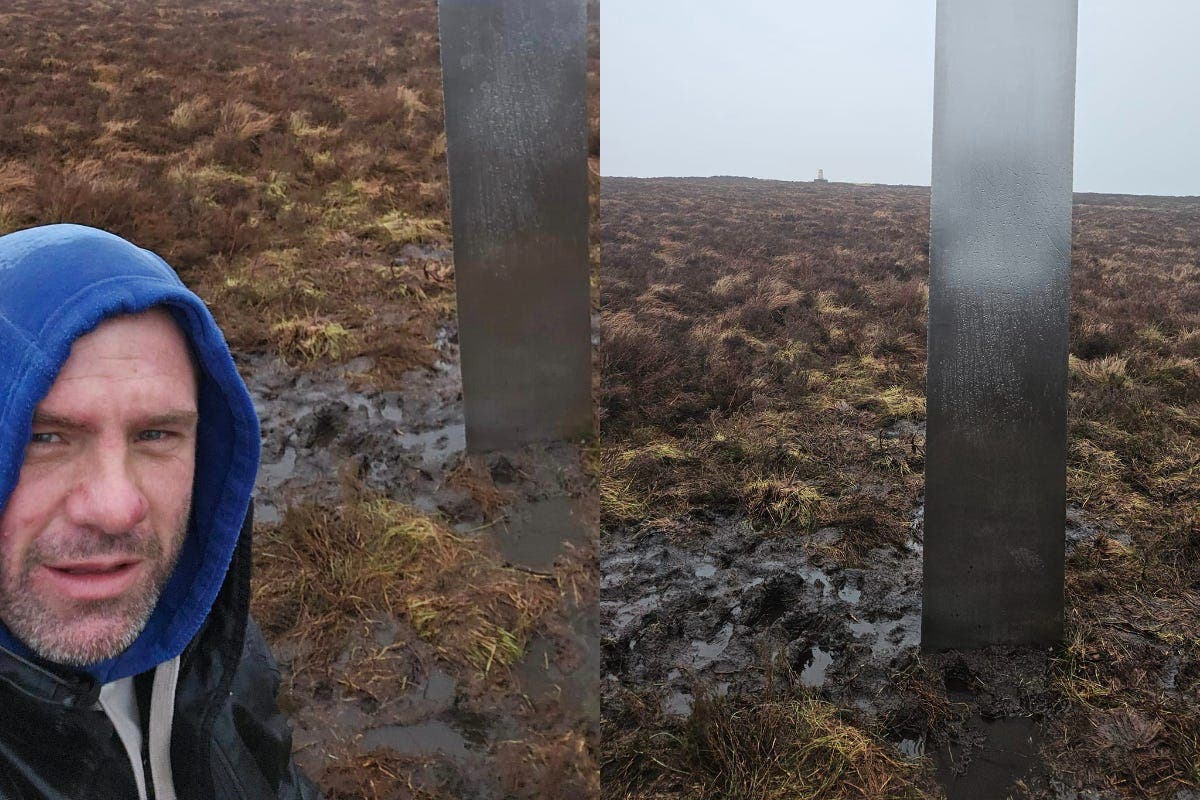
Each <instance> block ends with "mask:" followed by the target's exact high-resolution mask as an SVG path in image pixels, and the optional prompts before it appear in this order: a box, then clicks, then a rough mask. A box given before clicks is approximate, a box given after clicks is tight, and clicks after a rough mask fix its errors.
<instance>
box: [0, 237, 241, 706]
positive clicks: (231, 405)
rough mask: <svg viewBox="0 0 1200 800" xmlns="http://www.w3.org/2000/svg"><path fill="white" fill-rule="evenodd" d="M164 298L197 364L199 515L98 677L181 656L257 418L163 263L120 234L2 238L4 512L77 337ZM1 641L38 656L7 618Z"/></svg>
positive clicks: (220, 339) (219, 342) (208, 328)
mask: <svg viewBox="0 0 1200 800" xmlns="http://www.w3.org/2000/svg"><path fill="white" fill-rule="evenodd" d="M151 306H162V307H165V308H166V309H167V310H168V311H170V312H171V314H172V316H173V317H174V318H175V321H176V322H177V323H178V324H179V327H180V328H181V329H182V330H183V332H184V333H185V334H186V335H187V337H188V339H189V340H190V341H191V345H192V348H193V350H194V351H195V353H196V356H197V358H198V360H199V362H200V366H201V373H202V375H201V380H200V386H199V397H198V403H199V405H198V408H199V415H200V419H199V423H198V426H197V434H196V436H197V438H196V473H195V475H196V477H195V484H194V488H193V493H192V517H191V522H190V524H189V529H188V534H187V538H186V539H185V541H184V544H183V549H182V550H181V552H180V556H179V562H178V564H177V566H176V567H175V572H174V573H173V574H172V575H171V577H170V579H169V580H168V582H167V584H166V586H165V587H164V588H163V592H162V595H161V596H160V597H159V600H158V605H157V606H156V607H155V609H154V612H153V615H152V616H151V618H150V621H149V623H148V624H147V625H146V628H145V629H144V630H143V631H142V633H141V635H140V636H139V637H138V639H137V641H135V642H134V643H133V644H132V645H130V647H129V648H128V649H127V650H126V651H125V652H124V653H122V654H121V655H119V656H117V657H116V658H113V659H110V660H108V661H104V662H101V663H99V664H94V665H92V666H90V667H87V668H85V669H83V670H82V671H83V672H87V673H89V674H91V675H92V676H93V677H95V678H96V679H97V680H99V681H100V682H102V683H106V682H108V681H113V680H117V679H119V678H123V677H126V676H128V675H136V674H138V673H141V672H145V671H147V670H149V669H152V668H154V667H155V666H156V665H157V664H159V663H161V662H163V661H168V660H170V659H172V658H174V657H175V656H177V655H179V654H180V653H182V652H183V649H184V647H185V646H186V645H187V644H188V642H190V641H191V640H192V638H193V637H194V636H195V635H196V633H197V631H199V629H200V626H201V625H202V624H203V622H204V620H205V618H206V617H207V616H208V614H209V610H210V609H211V608H212V605H213V601H214V600H215V599H216V596H217V591H218V590H219V589H220V588H221V584H222V583H223V582H224V580H225V573H226V571H227V570H228V567H229V562H230V559H231V558H232V556H233V551H234V547H235V545H236V544H237V539H238V534H239V532H240V531H241V527H242V522H243V520H244V519H245V517H246V514H247V511H248V510H249V506H250V497H251V492H252V490H253V488H254V478H255V475H256V474H257V472H258V458H259V446H260V438H259V428H258V417H257V415H256V414H255V412H254V405H253V403H252V402H251V400H250V395H249V393H248V392H247V391H246V386H245V384H244V383H243V382H242V379H241V376H239V375H238V373H237V369H236V368H235V367H234V364H233V359H232V357H231V356H230V354H229V347H228V346H227V345H226V344H225V337H224V336H223V335H222V334H221V331H220V329H218V328H217V324H216V322H215V321H214V320H213V317H212V314H211V313H210V312H209V310H208V308H207V306H205V304H204V301H202V300H201V299H200V298H199V297H197V296H196V295H195V294H193V293H192V292H191V291H190V290H188V288H187V287H186V286H184V285H183V282H182V281H181V280H180V279H179V276H177V275H176V274H175V271H174V270H172V269H171V267H169V266H168V265H167V263H166V262H165V261H163V260H162V259H161V258H159V257H158V256H157V255H155V254H154V253H151V252H150V251H148V250H143V249H142V248H140V247H137V246H135V245H133V244H130V243H129V242H127V241H125V240H124V239H122V238H120V237H119V236H114V235H113V234H111V233H106V232H104V231H101V230H97V229H95V228H88V227H84V226H82V225H46V226H43V227H39V228H30V229H28V230H23V231H18V232H17V233H11V234H8V235H7V236H0V386H2V387H3V394H0V512H2V511H3V508H4V506H5V505H6V504H7V502H8V498H9V496H10V495H11V494H12V491H13V489H14V488H15V487H16V485H17V479H18V477H19V476H20V471H21V464H22V461H23V459H24V454H25V447H26V444H27V443H28V442H29V438H30V435H31V434H32V421H33V412H34V409H35V407H36V406H37V404H38V403H40V402H41V400H42V399H43V398H44V397H45V396H46V394H47V393H48V392H49V391H50V387H51V385H52V384H53V383H54V379H55V377H56V376H57V375H58V371H59V370H60V369H61V368H62V365H63V364H64V362H66V360H67V356H68V355H69V354H70V352H71V345H72V343H74V341H75V340H76V339H77V338H79V337H80V336H82V335H84V334H86V333H88V332H90V331H91V330H92V329H94V328H95V327H96V326H97V325H98V324H99V323H100V322H101V321H103V320H104V319H106V318H108V317H111V316H114V315H117V314H126V313H137V312H141V311H145V310H146V309H148V308H150V307H151ZM0 646H3V647H5V648H7V649H9V650H11V651H13V652H15V653H17V654H19V655H22V656H25V657H30V656H32V655H33V654H32V653H31V652H30V650H29V648H28V647H26V646H25V644H24V643H23V642H21V641H20V640H19V639H17V638H16V637H15V636H13V634H12V633H11V632H10V631H9V630H8V629H7V627H6V626H4V625H2V624H0Z"/></svg>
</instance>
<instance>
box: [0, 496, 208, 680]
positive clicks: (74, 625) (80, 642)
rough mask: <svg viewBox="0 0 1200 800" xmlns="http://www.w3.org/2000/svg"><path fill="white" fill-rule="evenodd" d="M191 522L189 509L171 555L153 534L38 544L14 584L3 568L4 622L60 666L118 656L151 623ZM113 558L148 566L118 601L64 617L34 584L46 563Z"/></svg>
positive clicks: (90, 604) (77, 605)
mask: <svg viewBox="0 0 1200 800" xmlns="http://www.w3.org/2000/svg"><path fill="white" fill-rule="evenodd" d="M189 519H190V506H189V508H188V509H185V511H184V514H183V516H182V521H181V522H180V523H179V524H178V525H176V530H175V531H174V533H173V535H172V537H171V540H170V542H169V545H170V549H169V551H166V550H164V548H163V545H162V542H161V541H160V540H159V537H158V536H157V535H155V534H132V533H130V534H124V535H121V536H113V535H109V534H89V535H88V536H87V538H83V539H80V538H76V539H74V540H73V541H71V542H70V543H69V544H65V545H58V546H55V545H52V544H41V543H39V542H37V541H35V542H34V544H33V546H31V547H30V548H29V550H28V551H27V552H26V554H25V559H24V563H23V564H22V565H21V570H20V572H19V573H18V575H17V576H16V581H14V582H11V583H12V585H10V580H9V570H8V566H7V565H4V564H0V570H2V571H0V619H2V620H3V621H4V624H5V625H6V626H7V627H8V629H9V631H11V632H12V633H13V635H15V636H16V637H17V638H19V639H20V640H21V641H22V642H24V643H25V644H26V645H27V646H28V647H29V648H30V649H31V650H33V651H34V652H35V653H37V654H38V655H39V656H41V657H42V658H44V659H46V660H47V661H51V662H54V663H56V664H62V665H64V666H69V667H86V666H90V665H92V664H97V663H99V662H101V661H106V660H108V659H110V658H114V657H115V656H118V655H120V654H121V653H123V652H125V650H126V649H128V648H129V646H130V645H132V644H133V643H134V642H135V641H136V640H137V638H138V636H140V635H141V633H142V631H143V630H144V629H145V627H146V623H147V622H149V621H150V616H151V615H152V614H153V613H154V608H155V606H156V605H157V604H158V598H159V595H160V594H161V593H162V589H163V586H165V585H166V583H167V580H168V579H169V578H170V577H171V573H172V572H174V570H175V565H176V562H177V561H178V560H179V553H180V551H181V550H182V545H183V540H184V538H185V537H186V536H187V530H188V521H189ZM39 544H41V546H39ZM113 555H120V556H131V557H136V558H138V559H141V560H142V561H143V562H144V563H145V564H146V565H148V566H149V570H148V572H147V574H146V576H145V577H144V578H143V579H142V580H140V581H139V582H138V583H137V584H135V585H134V586H132V587H130V589H129V591H127V592H126V593H125V594H123V595H121V596H120V597H114V598H110V599H106V600H96V601H83V602H72V603H70V604H69V606H68V610H67V611H66V612H65V613H64V612H63V611H61V610H60V608H61V598H60V602H59V607H58V608H56V607H52V606H50V605H49V604H47V603H46V602H44V599H43V597H42V595H40V594H39V593H38V591H37V589H36V588H35V584H34V583H33V581H32V580H31V576H32V574H33V571H34V570H35V569H36V568H37V567H38V566H39V565H41V564H43V563H45V562H47V561H50V562H54V561H56V560H70V559H85V558H94V557H101V556H113Z"/></svg>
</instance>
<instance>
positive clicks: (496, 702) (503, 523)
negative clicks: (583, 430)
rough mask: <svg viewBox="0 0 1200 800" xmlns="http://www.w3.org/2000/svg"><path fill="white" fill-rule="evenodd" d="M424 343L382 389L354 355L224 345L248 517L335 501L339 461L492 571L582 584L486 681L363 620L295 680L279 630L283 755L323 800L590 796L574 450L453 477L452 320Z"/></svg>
mask: <svg viewBox="0 0 1200 800" xmlns="http://www.w3.org/2000/svg"><path fill="white" fill-rule="evenodd" d="M437 350H438V353H439V359H438V360H437V362H436V364H435V365H434V367H433V368H432V369H429V370H414V371H411V372H409V373H406V374H405V375H403V376H402V378H401V380H400V381H399V382H398V385H397V386H395V388H392V389H390V390H381V389H379V388H377V387H373V386H372V385H371V384H369V383H366V382H364V381H363V380H362V376H363V374H364V373H367V372H369V371H370V369H371V367H372V364H371V363H370V359H369V358H360V359H356V360H354V361H351V362H349V363H347V364H344V365H340V366H322V367H319V368H316V369H311V370H308V371H303V370H298V369H296V368H294V367H293V366H290V365H288V364H287V363H285V362H284V361H282V360H281V359H279V358H278V357H275V356H267V355H246V354H241V355H239V356H238V357H237V360H238V364H239V368H240V369H241V372H242V374H243V375H244V376H245V377H246V380H247V384H248V386H249V388H250V391H251V394H252V395H253V397H254V401H255V405H256V408H257V409H258V412H259V416H260V418H261V420H262V430H263V455H262V466H261V469H260V473H259V480H258V486H257V498H256V527H258V528H263V527H264V526H271V525H274V524H276V523H278V522H279V520H280V519H281V515H282V514H283V512H284V510H285V509H287V508H288V507H289V506H291V505H294V504H297V503H301V502H308V501H312V500H317V501H319V502H322V503H329V504H331V505H332V504H334V503H336V502H338V500H339V498H340V497H341V494H342V489H341V488H340V487H341V481H340V480H339V476H340V477H341V478H342V479H344V477H345V475H346V472H347V470H349V471H350V472H352V473H354V475H355V476H356V479H357V480H358V481H360V482H361V484H362V485H364V486H365V487H366V488H368V489H370V490H373V491H377V492H380V493H382V494H384V495H386V496H388V497H390V498H392V499H394V500H398V501H400V502H402V503H405V504H408V505H411V506H412V507H414V508H416V509H419V510H420V511H422V512H424V513H426V514H428V515H430V516H432V517H434V518H435V519H438V520H441V521H443V522H445V523H446V524H448V525H452V526H453V528H454V529H455V530H456V531H457V532H458V533H460V534H461V535H464V536H469V537H484V538H486V539H487V540H488V544H489V546H492V545H494V546H495V547H496V548H498V551H499V553H500V554H501V556H500V557H501V558H503V560H504V562H505V564H506V565H507V566H511V567H512V568H514V569H517V570H521V571H525V572H529V573H532V574H536V575H540V576H544V577H545V579H546V580H553V579H554V578H555V575H556V570H557V573H558V575H562V574H563V573H564V572H567V573H569V572H571V571H572V570H574V572H575V574H577V575H579V576H581V577H580V579H579V580H578V581H577V583H576V584H574V585H573V587H572V588H573V590H572V591H571V592H564V593H563V596H562V599H561V602H560V604H559V606H558V607H557V608H556V609H555V610H554V611H552V612H551V613H549V614H548V615H547V616H546V617H544V618H543V619H542V621H541V622H540V623H539V626H538V628H537V630H536V631H535V632H534V633H533V635H532V636H531V638H530V639H529V640H528V642H527V643H526V646H525V647H524V651H523V655H522V656H521V658H520V659H519V660H518V661H517V662H516V663H515V664H514V665H513V666H512V668H511V669H509V670H507V671H506V672H505V673H504V674H503V675H501V676H500V677H499V678H498V679H495V680H491V681H486V682H481V681H480V680H478V676H477V675H472V674H467V671H466V670H464V669H463V668H461V667H460V666H457V665H454V664H449V663H446V662H445V661H444V660H442V659H439V658H438V655H437V652H436V651H435V648H433V647H432V646H430V645H428V644H426V643H424V642H422V641H420V639H419V638H418V637H415V636H413V635H412V632H411V627H410V626H409V625H408V623H406V622H405V621H403V620H400V619H394V618H393V619H387V618H382V619H364V620H362V621H361V622H362V625H361V626H359V628H358V629H357V630H356V631H355V632H354V633H353V634H352V635H351V636H350V637H349V638H348V639H347V640H346V641H345V644H344V647H343V650H342V654H341V656H339V658H338V659H337V661H336V662H335V664H334V665H333V667H332V668H331V669H301V671H300V672H299V674H296V672H295V670H294V669H293V667H295V666H297V665H302V664H303V663H304V662H303V660H302V657H303V656H304V652H303V651H304V643H303V642H299V643H297V642H296V641H294V639H291V638H288V637H281V640H279V641H276V642H274V643H273V646H274V648H275V652H276V656H277V657H278V658H279V660H280V662H281V666H282V667H283V669H284V673H285V682H284V685H285V691H284V695H283V697H281V705H283V707H284V708H285V709H286V710H287V711H288V712H289V714H290V716H291V719H292V722H293V725H294V729H295V738H294V746H295V754H296V759H297V761H298V762H299V764H300V765H301V767H302V768H303V769H304V770H305V771H306V773H307V774H308V775H310V776H312V777H313V778H314V779H315V780H317V782H318V783H319V784H321V785H322V787H323V788H324V790H325V791H326V792H327V793H329V794H331V795H332V796H337V797H353V796H379V797H461V798H479V799H480V800H490V799H491V798H501V797H534V796H544V795H542V794H541V791H542V790H543V789H546V788H549V790H550V791H553V792H555V793H556V795H557V796H562V797H585V796H591V794H592V793H594V790H595V788H596V787H595V779H594V777H591V778H589V777H588V776H589V773H595V766H594V764H595V762H594V758H593V757H592V756H591V755H590V754H589V750H594V748H595V747H596V744H597V737H598V735H599V734H598V730H599V701H598V690H597V686H596V681H597V678H598V668H599V651H598V646H597V640H598V635H599V634H598V631H597V629H596V618H597V614H596V611H595V605H594V604H595V598H596V592H595V585H594V582H595V578H594V576H595V552H596V537H597V533H596V531H597V524H596V519H597V512H596V505H595V490H594V480H593V479H592V478H591V477H590V476H589V474H588V472H587V470H586V468H585V465H584V462H583V458H584V451H583V449H582V448H581V447H580V446H577V445H574V444H555V445H543V446H531V447H527V448H524V449H522V450H518V451H513V452H496V453H489V454H487V455H486V456H483V457H482V458H481V459H479V460H478V461H476V462H475V463H476V464H482V465H484V466H485V467H486V474H485V475H483V476H482V477H481V478H479V481H482V483H483V485H484V488H485V489H486V491H482V492H481V491H480V490H479V488H478V486H475V487H473V486H471V485H470V484H467V485H466V486H465V487H464V482H463V481H462V480H455V475H461V474H462V470H463V467H464V466H465V459H466V456H465V453H464V447H465V433H464V423H463V411H462V398H461V384H460V377H459V371H458V347H457V343H456V331H455V329H454V327H453V325H450V326H446V327H443V328H442V329H440V330H439V332H438V337H437ZM468 466H469V465H468ZM477 482H478V481H477ZM473 488H474V491H472V489H473ZM481 499H482V502H481ZM588 576H591V577H590V578H589V577H588ZM364 652H371V653H375V654H383V655H380V656H379V657H378V663H377V665H376V668H375V669H373V670H372V669H366V670H364V663H363V662H364V658H363V653H364ZM367 660H368V661H369V658H368V659H367ZM368 666H369V664H368ZM555 759H557V760H558V761H563V762H565V763H552V762H554V761H555ZM372 776H374V777H372ZM384 784H386V787H385V788H383V789H379V788H378V787H379V786H380V785H384ZM370 792H378V793H377V794H368V793H370Z"/></svg>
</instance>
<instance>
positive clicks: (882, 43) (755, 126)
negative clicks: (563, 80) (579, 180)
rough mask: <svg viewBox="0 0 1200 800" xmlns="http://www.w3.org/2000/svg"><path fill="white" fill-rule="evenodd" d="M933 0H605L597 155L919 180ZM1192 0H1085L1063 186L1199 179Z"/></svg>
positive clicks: (788, 176) (654, 168)
mask: <svg viewBox="0 0 1200 800" xmlns="http://www.w3.org/2000/svg"><path fill="white" fill-rule="evenodd" d="M934 5H935V3H934V0H852V1H851V2H845V3H830V2H812V0H806V1H805V2H797V0H738V2H735V3H731V2H728V0H603V2H602V3H601V4H600V13H601V18H600V31H601V36H600V47H601V56H600V70H601V80H600V120H601V122H600V127H601V160H600V171H601V173H602V174H604V175H633V176H643V177H644V176H652V175H743V176H748V177H758V178H779V179H783V180H811V179H812V178H813V177H814V176H815V175H816V172H817V169H818V168H821V169H824V170H825V176H826V177H827V178H828V179H830V180H832V181H852V182H864V183H893V184H895V183H907V184H919V185H924V186H928V185H929V175H930V156H931V153H930V145H931V136H932V120H933V35H934ZM1198 31H1200V3H1193V2H1187V1H1186V0H1140V2H1137V3H1132V2H1129V1H1128V0H1079V38H1078V48H1079V50H1078V60H1077V67H1076V84H1075V85H1076V89H1075V96H1076V104H1075V190H1076V191H1079V192H1120V193H1130V194H1164V195H1200V148H1198V147H1197V145H1196V141H1197V140H1200V48H1196V47H1195V40H1196V34H1197V32H1198Z"/></svg>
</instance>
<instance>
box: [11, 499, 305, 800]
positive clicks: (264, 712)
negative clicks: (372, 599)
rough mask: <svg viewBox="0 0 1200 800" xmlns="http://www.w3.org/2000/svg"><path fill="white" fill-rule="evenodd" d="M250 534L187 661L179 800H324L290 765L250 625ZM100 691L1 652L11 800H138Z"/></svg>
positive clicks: (179, 724) (275, 683) (178, 711)
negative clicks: (100, 702) (100, 701)
mask: <svg viewBox="0 0 1200 800" xmlns="http://www.w3.org/2000/svg"><path fill="white" fill-rule="evenodd" d="M250 528H251V524H250V518H249V517H247V520H246V524H245V525H244V526H243V529H242V533H241V536H240V537H239V540H238V545H237V548H236V550H235V551H234V554H233V560H232V563H231V564H230V567H229V571H228V573H227V574H226V578H225V582H224V584H223V585H222V587H221V590H220V593H219V594H218V595H217V599H216V602H215V603H214V604H213V608H212V613H211V614H210V615H209V617H208V621H207V622H206V623H205V625H204V627H203V628H202V629H201V630H200V633H199V634H197V636H196V638H195V639H194V640H193V641H192V642H191V643H190V644H189V645H188V646H187V648H186V649H185V650H184V652H183V655H182V667H181V672H180V676H179V684H178V688H177V690H176V695H175V719H174V722H173V724H172V728H171V730H172V735H171V763H172V767H173V769H174V777H175V781H174V783H175V791H176V793H177V794H178V796H179V798H180V800H192V798H195V800H242V799H243V798H246V799H247V800H251V799H252V800H259V799H260V798H303V799H304V800H309V798H316V797H318V793H317V790H316V789H315V788H314V787H313V785H312V783H311V782H309V780H308V779H307V778H305V777H304V776H303V775H302V774H301V773H300V772H299V770H297V769H296V767H295V765H294V763H293V762H292V757H291V743H292V736H291V731H290V729H289V727H288V724H287V720H286V719H285V718H284V717H283V715H282V714H281V713H280V712H279V709H278V708H277V706H276V703H275V695H276V692H277V690H278V688H279V670H278V668H277V667H276V666H275V662H274V661H273V660H272V658H271V654H270V652H269V651H268V649H267V645H266V643H265V642H264V641H263V637H262V632H261V631H260V630H259V629H258V625H257V624H256V623H255V622H254V621H253V620H252V619H250V617H249V615H248V610H249V603H250ZM148 677H149V673H146V674H144V675H143V676H139V678H138V679H137V680H138V682H139V683H141V682H142V681H144V680H145V679H146V678H148ZM138 688H139V694H141V693H142V690H143V689H148V687H143V686H139V687H138ZM99 691H100V683H99V681H97V680H96V679H95V678H93V677H91V676H90V675H84V674H81V673H78V672H65V671H64V672H60V671H58V670H53V668H50V667H42V666H37V665H36V664H34V663H33V662H31V661H26V660H25V659H23V658H21V657H19V656H16V655H14V654H12V653H10V652H8V651H7V650H0V709H3V712H2V715H3V716H2V719H0V798H2V800H35V798H37V799H38V800H41V798H45V800H129V798H136V797H137V787H136V786H135V784H134V779H133V773H132V771H131V769H130V764H129V759H128V757H127V756H126V754H125V750H124V749H123V748H122V745H121V742H120V740H119V739H118V737H117V733H116V730H115V729H114V728H113V725H112V722H110V721H109V718H108V716H107V715H106V714H105V713H104V712H103V711H101V710H98V709H95V708H94V706H95V703H96V699H97V697H98V695H99Z"/></svg>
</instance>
